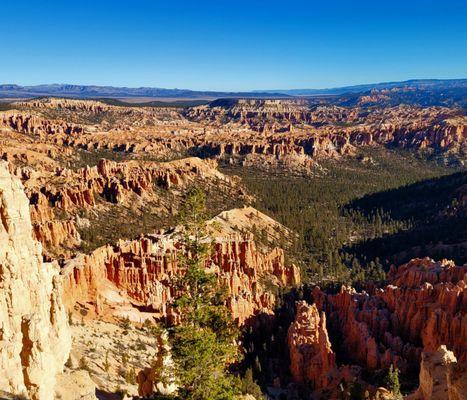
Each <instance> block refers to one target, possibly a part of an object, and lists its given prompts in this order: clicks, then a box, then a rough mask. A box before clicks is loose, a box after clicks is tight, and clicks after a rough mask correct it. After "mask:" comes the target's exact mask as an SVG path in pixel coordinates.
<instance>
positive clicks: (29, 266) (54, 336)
mask: <svg viewBox="0 0 467 400" xmlns="http://www.w3.org/2000/svg"><path fill="white" fill-rule="evenodd" d="M0 217H1V224H0V248H1V252H0V371H1V374H0V390H4V391H6V392H9V393H12V394H17V395H20V394H24V395H27V396H29V397H30V398H31V399H33V400H53V399H54V390H53V388H54V385H55V380H56V375H57V374H58V373H59V372H61V370H62V368H63V365H64V363H65V361H66V359H67V357H68V354H69V351H70V346H71V337H70V333H69V330H68V324H67V319H66V312H65V308H64V305H63V303H62V300H61V282H60V277H59V271H58V265H56V264H51V263H43V262H42V254H41V250H42V249H41V245H40V244H39V243H38V242H36V241H35V240H33V236H32V225H31V219H30V216H29V201H28V199H27V197H26V195H25V194H24V191H23V186H22V184H21V182H20V181H19V179H17V178H14V177H13V176H12V175H11V174H10V172H9V170H8V165H7V163H6V162H1V163H0Z"/></svg>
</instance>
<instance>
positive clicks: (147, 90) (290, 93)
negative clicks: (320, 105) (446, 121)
mask: <svg viewBox="0 0 467 400" xmlns="http://www.w3.org/2000/svg"><path fill="white" fill-rule="evenodd" d="M395 88H415V89H418V90H423V91H429V92H433V91H435V92H440V91H443V90H448V91H452V90H461V91H462V94H463V93H464V91H466V90H467V79H412V80H408V81H402V82H382V83H373V84H363V85H354V86H343V87H337V88H329V89H284V90H279V89H276V90H254V91H245V92H218V91H209V90H207V91H197V90H189V89H166V88H151V87H138V88H130V87H114V86H98V85H70V84H43V85H35V86H21V85H16V84H0V98H31V97H40V96H55V97H75V98H138V97H141V98H143V97H145V98H155V99H157V98H168V99H219V98H284V97H285V98H286V97H300V96H326V95H327V96H340V95H344V94H349V95H351V94H356V93H366V92H370V91H372V90H383V89H395Z"/></svg>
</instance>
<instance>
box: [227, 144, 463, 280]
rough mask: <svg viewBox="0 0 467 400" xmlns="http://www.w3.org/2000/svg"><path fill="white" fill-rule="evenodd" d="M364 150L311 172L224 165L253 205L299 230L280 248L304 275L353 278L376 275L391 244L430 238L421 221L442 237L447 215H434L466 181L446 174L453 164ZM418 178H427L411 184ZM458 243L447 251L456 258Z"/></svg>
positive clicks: (398, 245) (386, 263) (417, 242)
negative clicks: (362, 159)
mask: <svg viewBox="0 0 467 400" xmlns="http://www.w3.org/2000/svg"><path fill="white" fill-rule="evenodd" d="M365 155H367V156H370V157H371V159H372V162H371V163H362V162H359V161H357V160H339V161H327V162H324V163H323V164H322V165H323V167H325V169H326V173H324V174H322V175H320V176H315V177H300V176H295V177H293V176H285V174H281V173H270V172H264V171H261V170H257V169H248V168H235V167H225V169H224V171H225V172H228V173H234V174H236V175H240V176H241V177H242V178H243V180H244V183H245V184H246V186H247V188H248V189H249V190H250V192H251V193H252V194H253V195H255V197H256V203H255V206H256V207H257V208H258V209H259V210H261V211H263V212H265V213H266V214H268V215H270V216H271V217H273V218H275V219H276V220H278V221H279V222H281V223H282V224H284V225H285V226H287V227H289V228H290V229H292V230H293V231H295V232H297V233H298V238H297V240H296V241H295V242H294V243H293V245H292V246H289V248H288V249H287V250H288V254H290V255H291V257H292V258H293V259H294V261H295V262H299V263H300V264H301V265H302V267H303V269H304V271H306V274H305V277H306V280H310V281H314V282H317V281H318V282H320V283H321V284H327V283H353V284H354V285H357V286H358V285H359V284H360V283H363V282H366V281H368V280H374V281H380V280H383V279H384V278H385V270H387V268H388V267H389V265H390V263H392V262H393V261H395V260H394V259H393V257H392V255H393V253H392V252H395V251H396V250H397V251H402V250H407V249H410V247H413V246H418V245H425V247H426V246H427V245H429V244H430V243H431V239H430V238H431V236H430V235H428V236H427V237H424V236H422V235H420V230H422V231H423V223H424V222H425V224H426V221H428V220H429V221H431V223H433V224H435V222H436V225H434V226H433V228H430V229H431V231H432V232H435V231H438V232H439V233H440V236H439V237H442V236H441V235H443V234H444V233H446V229H441V227H443V226H444V227H445V228H448V227H449V226H452V221H450V220H448V219H447V217H446V218H445V217H443V215H441V214H440V217H439V218H438V219H436V215H438V213H439V212H440V211H442V210H445V209H446V210H447V211H449V207H453V206H455V205H456V201H458V200H456V195H457V194H456V192H455V188H457V187H459V186H460V184H461V183H462V180H464V182H465V173H457V174H454V175H452V174H453V172H454V171H453V170H452V169H448V168H446V167H442V166H440V165H436V164H434V163H429V162H426V161H424V160H421V159H418V158H417V157H415V156H413V155H411V154H409V153H406V152H401V151H389V150H375V149H372V150H366V154H365ZM448 174H450V175H451V176H445V175H448ZM441 176H445V177H443V178H440V179H434V178H439V177H441ZM425 180H428V182H431V183H429V184H424V183H419V184H415V183H416V182H420V181H425ZM414 184H415V185H414ZM411 185H412V186H411ZM438 185H439V186H438ZM458 185H459V186H458ZM394 189H397V190H394ZM440 191H442V192H443V194H442V195H440V194H439V192H440ZM446 207H448V208H446ZM423 213H424V214H423ZM428 215H432V217H430V219H427V218H428ZM456 218H457V217H456ZM456 221H458V222H459V223H460V222H461V220H457V219H456ZM464 226H465V224H464ZM427 230H428V229H427ZM461 230H462V229H459V230H458V231H459V232H460V231H461ZM464 234H465V232H464ZM408 237H409V238H410V239H411V240H410V241H409V240H408V239H407V238H408ZM447 237H448V236H447ZM279 244H281V245H285V242H283V243H279ZM458 250H459V249H457V250H453V251H452V252H450V254H448V256H451V257H454V258H455V259H456V261H459V262H460V261H461V259H462V257H458V256H459V254H456V251H457V252H459V251H458ZM451 253H452V254H451ZM427 255H432V254H427ZM433 255H435V254H433Z"/></svg>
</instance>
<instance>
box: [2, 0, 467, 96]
mask: <svg viewBox="0 0 467 400" xmlns="http://www.w3.org/2000/svg"><path fill="white" fill-rule="evenodd" d="M411 78H467V1H465V0H464V1H456V0H441V1H431V0H424V1H420V0H403V1H401V0H392V1H390V0H372V1H358V0H355V1H352V0H348V1H340V0H334V1H333V0H321V1H313V0H308V1H296V0H289V1H275V0H269V1H255V0H249V1H244V0H229V1H223V0H217V1H202V0H198V1H190V2H188V1H177V0H172V1H170V0H169V1H157V0H153V1H150V0H126V1H120V0H93V1H90V0H74V1H71V0H55V1H50V0H35V1H33V0H29V1H21V0H1V2H0V83H17V84H22V85H31V84H39V83H74V84H98V85H114V86H132V87H138V86H151V87H166V88H174V87H177V88H188V89H211V90H252V89H278V88H280V89H291V88H324V87H335V86H343V85H350V84H358V83H373V82H381V81H396V80H405V79H411Z"/></svg>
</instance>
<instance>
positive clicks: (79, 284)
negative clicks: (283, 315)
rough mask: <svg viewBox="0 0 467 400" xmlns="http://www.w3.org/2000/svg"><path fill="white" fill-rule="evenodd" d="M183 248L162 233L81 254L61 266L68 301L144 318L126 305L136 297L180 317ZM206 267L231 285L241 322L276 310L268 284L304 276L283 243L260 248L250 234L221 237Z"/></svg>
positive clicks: (231, 302)
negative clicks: (177, 294)
mask: <svg viewBox="0 0 467 400" xmlns="http://www.w3.org/2000/svg"><path fill="white" fill-rule="evenodd" d="M179 251H182V250H180V248H179V245H178V242H177V238H176V235H175V236H174V235H171V234H159V235H147V236H145V237H142V238H141V239H139V240H134V241H126V242H125V241H121V242H120V243H118V244H117V245H116V246H104V247H101V248H98V249H96V250H95V251H94V252H92V253H91V254H90V255H81V256H78V257H77V258H75V259H72V260H70V261H68V262H67V263H66V265H65V267H64V268H63V271H62V274H63V279H64V285H65V292H66V299H65V300H66V302H67V305H68V307H69V308H70V309H73V306H74V305H75V304H76V303H77V302H79V303H86V304H87V307H88V308H90V309H92V310H94V311H95V312H96V313H98V314H99V313H101V314H103V313H110V314H112V315H114V316H128V317H129V318H134V319H138V318H141V315H140V314H138V313H135V312H134V311H136V309H134V308H133V309H131V307H130V308H128V307H127V306H128V303H129V302H133V303H134V304H135V305H138V306H139V308H144V309H145V310H148V311H150V312H151V313H153V315H155V316H156V317H158V318H163V319H169V320H172V321H176V320H177V315H176V314H174V310H173V309H172V307H171V302H172V299H173V297H174V290H175V285H174V281H175V278H176V277H177V276H180V275H181V274H183V273H184V271H183V269H182V268H180V267H179V265H178V256H177V254H178V252H179ZM206 269H207V270H208V271H209V272H211V273H214V274H216V275H217V276H218V279H219V281H220V282H221V283H223V284H225V286H226V287H227V288H228V290H229V293H230V296H229V299H228V307H229V308H230V310H231V312H232V316H233V317H234V319H236V320H237V322H238V323H239V324H244V323H245V322H247V320H248V319H249V318H250V317H252V316H254V315H256V314H258V313H269V314H270V313H272V310H273V307H274V304H275V300H276V299H275V296H274V294H273V293H272V292H270V291H269V290H267V285H269V284H272V285H276V286H286V285H295V284H297V283H299V281H300V274H299V270H298V268H297V267H296V266H294V265H286V264H285V261H284V252H283V251H282V250H281V249H277V248H276V249H273V250H272V251H270V252H261V251H259V250H257V249H256V246H255V243H254V241H253V240H252V238H251V237H246V238H242V237H239V236H234V237H230V238H218V239H217V240H216V241H215V243H214V246H213V251H212V254H211V256H210V257H209V259H208V261H207V263H206ZM117 294H118V295H117ZM121 294H124V297H125V298H126V299H127V302H126V303H125V300H123V299H122V298H121ZM119 304H120V305H119ZM123 304H124V305H125V307H124V308H122V307H121V306H122V305H123Z"/></svg>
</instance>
